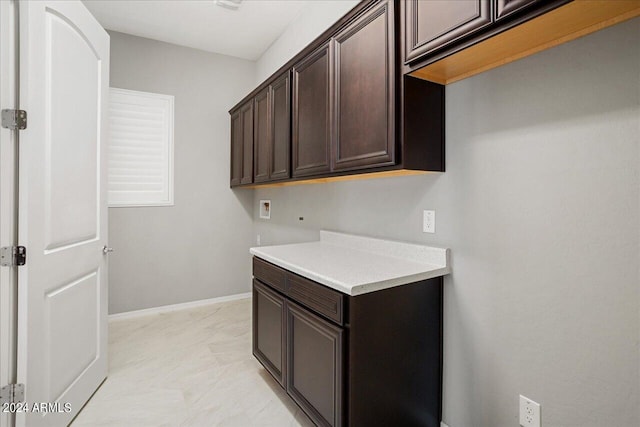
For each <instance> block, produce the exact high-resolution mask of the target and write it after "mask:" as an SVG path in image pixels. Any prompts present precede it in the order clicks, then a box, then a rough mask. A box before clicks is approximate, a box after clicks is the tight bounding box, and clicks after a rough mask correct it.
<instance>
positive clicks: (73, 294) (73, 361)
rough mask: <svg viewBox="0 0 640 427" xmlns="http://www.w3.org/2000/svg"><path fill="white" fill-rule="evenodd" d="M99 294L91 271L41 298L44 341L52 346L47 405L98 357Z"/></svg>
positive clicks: (96, 273) (98, 284)
mask: <svg viewBox="0 0 640 427" xmlns="http://www.w3.org/2000/svg"><path fill="white" fill-rule="evenodd" d="M99 290H100V278H99V276H98V272H97V271H93V272H91V273H89V274H87V275H85V276H84V277H81V278H80V279H78V280H74V281H73V282H71V283H65V284H63V285H62V286H60V287H58V288H55V289H53V290H51V291H49V292H47V294H46V295H45V313H46V316H45V324H46V325H47V335H46V338H45V341H48V342H52V343H56V346H55V347H52V348H51V354H50V357H51V359H50V363H51V370H50V372H49V374H50V376H49V388H50V389H49V401H51V402H53V401H56V400H58V399H59V398H60V397H62V395H63V394H64V392H65V390H67V389H68V388H69V386H71V384H72V383H73V381H74V380H75V379H76V378H78V377H79V376H80V375H81V374H82V372H83V371H84V370H85V369H87V368H89V367H90V366H91V364H92V363H93V362H94V361H95V360H96V358H97V357H98V349H99V348H100V343H99V342H98V337H99V334H98V333H96V332H97V331H98V330H99V328H100V322H99V321H100V319H99V318H98V316H97V314H98V313H99V312H100V307H99V304H100V299H99V294H100V292H99ZM70 350H71V351H70Z"/></svg>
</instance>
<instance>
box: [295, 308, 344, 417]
mask: <svg viewBox="0 0 640 427" xmlns="http://www.w3.org/2000/svg"><path fill="white" fill-rule="evenodd" d="M286 312H287V380H286V383H287V387H286V388H287V393H289V395H290V396H291V397H292V398H293V399H294V400H295V401H296V402H297V403H298V405H300V406H301V407H302V408H303V409H304V410H305V412H306V413H307V415H309V416H310V417H311V419H312V420H313V421H314V422H315V423H316V424H317V425H320V426H333V427H337V426H341V425H342V386H343V382H342V375H343V373H342V365H343V362H344V354H343V331H342V329H341V328H339V327H337V326H335V325H332V324H331V323H329V322H327V321H326V320H324V319H321V318H320V317H318V316H316V315H314V314H312V313H311V312H309V311H308V310H305V309H304V308H302V307H300V306H298V305H297V304H294V303H292V302H289V301H287V304H286Z"/></svg>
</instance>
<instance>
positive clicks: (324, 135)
mask: <svg viewBox="0 0 640 427" xmlns="http://www.w3.org/2000/svg"><path fill="white" fill-rule="evenodd" d="M329 51H330V43H327V44H325V45H324V46H322V47H321V48H320V49H318V50H316V51H315V52H314V53H312V54H311V55H309V56H307V57H306V58H305V59H303V60H302V61H301V62H299V63H298V64H296V65H295V66H294V67H293V141H292V142H293V144H292V145H293V150H292V151H293V176H294V177H298V176H305V175H317V174H321V173H324V172H329V170H330V164H329V162H330V152H331V149H330V147H331V111H330V108H331V92H330V87H331V82H330V79H331V62H332V61H331V55H330V52H329Z"/></svg>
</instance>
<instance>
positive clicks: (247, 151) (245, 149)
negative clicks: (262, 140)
mask: <svg viewBox="0 0 640 427" xmlns="http://www.w3.org/2000/svg"><path fill="white" fill-rule="evenodd" d="M240 115H241V116H242V178H241V179H240V183H241V184H251V183H252V182H253V100H251V101H249V102H247V103H246V104H245V105H244V106H243V107H242V108H241V109H240Z"/></svg>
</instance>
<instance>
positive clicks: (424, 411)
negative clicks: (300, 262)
mask: <svg viewBox="0 0 640 427" xmlns="http://www.w3.org/2000/svg"><path fill="white" fill-rule="evenodd" d="M253 265H254V269H253V274H254V281H253V354H254V356H255V357H256V358H257V359H258V360H259V361H260V363H262V365H263V366H264V367H265V369H266V370H267V371H268V372H269V373H270V374H271V375H272V376H273V377H274V378H275V379H276V381H277V382H278V383H279V384H280V385H281V386H283V387H284V389H285V390H286V391H287V393H288V394H289V396H291V398H292V399H293V400H294V401H295V402H296V403H297V404H298V405H299V406H300V407H301V408H302V409H303V410H304V412H305V413H306V414H307V415H308V416H309V418H310V419H311V420H312V421H313V422H314V423H315V424H316V425H318V426H333V427H339V426H351V427H360V426H395V425H398V426H400V425H401V426H407V427H409V426H428V427H432V426H433V427H439V425H440V420H441V412H442V409H441V406H442V405H441V402H442V278H441V277H438V278H434V279H429V280H425V281H421V282H415V283H410V284H407V285H403V286H397V287H394V288H390V289H385V290H381V291H376V292H371V293H367V294H363V295H358V296H349V295H345V294H342V293H340V292H337V291H335V290H333V289H330V288H328V287H326V286H323V285H321V284H319V283H316V282H313V281H310V280H308V279H306V278H304V277H300V276H298V275H296V274H294V273H292V272H289V271H287V270H284V269H282V268H280V267H277V266H275V265H273V264H270V263H267V262H265V261H263V260H261V259H258V258H254V264H253Z"/></svg>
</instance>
